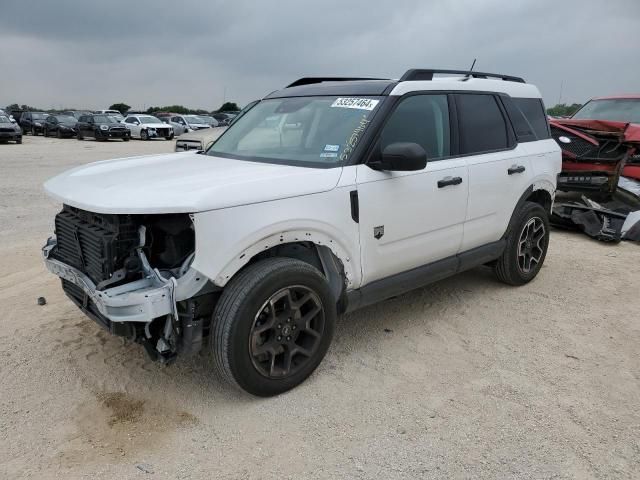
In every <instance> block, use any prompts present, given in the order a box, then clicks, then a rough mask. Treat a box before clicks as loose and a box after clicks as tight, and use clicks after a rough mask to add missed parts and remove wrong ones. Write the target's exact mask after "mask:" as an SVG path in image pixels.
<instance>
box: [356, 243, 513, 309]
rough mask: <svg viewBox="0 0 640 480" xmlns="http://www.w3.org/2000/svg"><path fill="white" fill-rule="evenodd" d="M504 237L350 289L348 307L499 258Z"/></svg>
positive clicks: (412, 287) (357, 305) (393, 294)
mask: <svg viewBox="0 0 640 480" xmlns="http://www.w3.org/2000/svg"><path fill="white" fill-rule="evenodd" d="M506 243H507V242H506V240H505V239H504V238H502V239H500V240H498V241H497V242H492V243H489V244H487V245H482V246H480V247H477V248H474V249H471V250H468V251H466V252H463V253H460V254H458V255H452V256H451V257H447V258H444V259H442V260H438V261H436V262H433V263H429V264H427V265H423V266H421V267H417V268H413V269H411V270H407V271H406V272H401V273H397V274H395V275H391V276H390V277H387V278H383V279H380V280H376V281H375V282H371V283H369V284H367V285H365V286H363V287H362V288H359V289H357V290H351V291H350V292H347V311H348V312H352V311H354V310H357V309H359V308H362V307H366V306H368V305H373V304H374V303H377V302H380V301H382V300H386V299H388V298H391V297H395V296H398V295H402V294H403V293H406V292H409V291H411V290H415V289H416V288H420V287H424V286H426V285H429V284H431V283H433V282H437V281H438V280H442V279H444V278H447V277H450V276H452V275H455V274H456V273H459V272H462V271H464V270H468V269H470V268H474V267H477V266H480V265H484V264H485V263H488V262H491V261H493V260H496V259H497V258H499V257H500V255H502V252H503V251H504V248H505V246H506Z"/></svg>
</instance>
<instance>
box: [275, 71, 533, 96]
mask: <svg viewBox="0 0 640 480" xmlns="http://www.w3.org/2000/svg"><path fill="white" fill-rule="evenodd" d="M440 75H444V76H440ZM424 90H431V91H481V92H482V91H486V92H496V93H504V94H507V95H510V96H512V97H516V98H519V97H521V98H541V97H542V95H541V94H540V91H539V90H538V89H537V87H535V86H534V85H531V84H528V83H526V82H525V80H524V79H522V78H520V77H514V76H511V75H502V74H495V73H483V72H475V71H473V72H471V71H462V70H434V69H410V70H408V71H407V72H405V74H404V75H403V76H402V77H401V78H400V79H399V80H392V79H379V78H371V79H366V78H348V77H325V78H323V77H309V78H301V79H299V80H296V81H295V82H293V83H292V84H290V85H289V86H288V87H286V88H283V89H281V90H278V91H275V92H272V93H271V94H269V95H267V96H266V97H265V99H270V98H284V97H306V96H321V95H327V96H335V95H340V96H342V95H344V96H347V95H348V96H360V95H362V96H382V95H394V96H399V95H404V94H406V93H410V92H413V91H424Z"/></svg>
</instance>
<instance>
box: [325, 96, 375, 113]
mask: <svg viewBox="0 0 640 480" xmlns="http://www.w3.org/2000/svg"><path fill="white" fill-rule="evenodd" d="M379 102H380V100H373V99H372V98H351V97H349V98H336V100H335V101H334V102H333V103H332V104H331V106H332V107H338V108H357V109H358V110H369V111H371V110H373V109H374V108H376V105H378V103H379Z"/></svg>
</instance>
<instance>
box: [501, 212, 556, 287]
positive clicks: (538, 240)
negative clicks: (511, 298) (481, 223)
mask: <svg viewBox="0 0 640 480" xmlns="http://www.w3.org/2000/svg"><path fill="white" fill-rule="evenodd" d="M506 240H507V245H506V247H505V249H504V252H503V253H502V256H501V257H500V258H499V259H498V260H497V261H496V263H495V265H494V272H495V274H496V276H497V277H498V280H500V281H501V282H503V283H506V284H508V285H514V286H518V285H524V284H525V283H529V282H530V281H531V280H533V279H534V278H535V277H536V275H538V272H539V271H540V269H541V268H542V264H543V263H544V259H545V257H546V256H547V249H548V248H549V214H548V213H547V211H546V210H545V209H544V208H543V207H542V206H540V205H539V204H537V203H533V202H524V204H523V205H522V206H521V207H520V209H519V211H518V212H517V213H516V215H515V217H514V219H513V220H512V223H511V225H510V226H509V232H508V233H507V239H506Z"/></svg>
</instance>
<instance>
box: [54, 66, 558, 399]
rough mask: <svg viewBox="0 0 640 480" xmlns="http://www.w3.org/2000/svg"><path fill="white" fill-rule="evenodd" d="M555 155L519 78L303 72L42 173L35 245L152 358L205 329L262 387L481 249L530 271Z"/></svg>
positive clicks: (171, 354) (276, 383) (491, 259)
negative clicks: (348, 323) (241, 103)
mask: <svg viewBox="0 0 640 480" xmlns="http://www.w3.org/2000/svg"><path fill="white" fill-rule="evenodd" d="M443 74H446V75H448V76H443ZM560 166H561V158H560V149H559V147H558V145H557V144H556V142H555V141H554V140H553V139H552V138H551V136H550V132H549V125H548V123H547V120H546V116H545V114H544V108H543V104H542V100H541V98H540V93H539V91H538V89H537V88H536V87H534V86H533V85H529V84H527V83H525V82H524V80H522V79H520V78H517V77H511V76H506V75H496V74H486V73H478V72H460V71H440V70H409V71H408V72H406V73H405V74H404V76H403V77H402V78H401V79H400V80H380V79H349V78H303V79H300V80H298V81H296V82H294V83H292V84H291V85H289V86H288V87H286V88H284V89H282V90H280V91H276V92H274V93H271V94H270V95H268V96H267V97H265V98H264V99H263V100H262V101H261V102H260V103H258V104H257V105H256V106H255V107H253V108H252V109H251V110H249V111H248V112H247V113H246V114H245V115H244V116H243V117H242V118H240V119H239V120H238V121H237V122H235V123H234V124H233V125H232V126H231V127H230V128H229V129H228V130H227V131H225V132H224V134H223V135H222V136H221V137H220V138H219V139H218V140H217V141H216V142H215V143H214V144H213V145H212V146H211V147H210V148H208V149H207V151H206V152H200V153H196V152H183V153H173V154H167V155H151V156H146V157H136V158H127V159H120V160H109V161H103V162H98V163H94V164H91V165H85V166H81V167H78V168H75V169H73V170H70V171H68V172H66V173H63V174H61V175H58V176H57V177H55V178H53V179H51V180H49V181H48V182H46V184H45V188H46V190H47V191H48V192H49V193H50V194H51V195H52V196H53V197H55V198H56V199H58V200H59V201H61V202H62V203H63V204H64V205H63V207H62V210H61V212H60V213H59V214H58V215H57V216H56V218H55V236H54V237H51V238H49V240H48V241H47V243H46V245H45V246H44V248H43V255H44V259H45V263H46V265H47V267H48V269H49V270H50V271H51V272H53V273H54V274H56V275H57V276H59V277H60V278H61V279H62V288H63V290H64V292H65V293H66V294H67V296H68V297H69V298H70V299H71V300H72V301H73V302H75V303H76V305H77V306H78V307H79V308H80V309H82V310H83V311H84V312H85V313H86V314H87V315H88V316H89V317H91V318H92V319H93V320H95V321H96V322H98V323H99V324H101V325H102V326H103V327H104V328H106V329H108V330H109V331H110V332H111V333H113V334H116V335H122V336H125V337H128V338H130V339H132V340H135V341H136V342H139V343H141V344H142V345H143V346H144V348H145V349H146V350H147V352H148V353H149V354H150V355H151V356H152V357H153V358H154V359H158V360H161V361H164V362H168V361H171V360H173V359H174V358H175V357H176V356H180V355H187V354H193V353H194V352H198V351H200V350H201V349H202V348H203V346H204V345H205V344H208V350H209V352H210V353H209V355H210V357H209V358H211V360H210V361H211V362H212V364H213V365H214V366H215V367H216V368H217V370H218V371H219V372H221V373H222V375H223V377H225V378H226V379H228V380H229V381H230V382H231V383H232V384H235V385H237V386H239V387H241V388H243V389H244V390H246V391H248V392H250V393H252V394H255V395H261V396H268V395H275V394H278V393H281V392H284V391H286V390H288V389H291V388H293V387H294V386H296V385H298V384H300V383H301V382H302V381H303V380H305V379H306V378H307V377H308V376H309V375H310V374H311V373H312V372H313V370H314V369H315V368H316V367H317V366H318V364H319V363H320V362H321V360H322V359H323V357H324V356H325V353H326V352H327V349H328V348H329V344H330V342H331V338H332V335H333V331H334V325H335V321H336V316H337V315H338V314H340V313H343V312H346V311H351V310H354V309H357V308H360V307H363V306H366V305H370V304H373V303H374V302H378V301H381V300H384V299H387V298H390V297H392V296H396V295H399V294H401V293H403V292H407V291H409V290H411V289H415V288H418V287H421V286H423V285H426V284H428V283H430V282H433V281H436V280H439V279H442V278H444V277H447V276H449V275H453V274H455V273H457V272H460V271H463V270H467V269H470V268H473V267H476V266H480V265H490V266H491V267H493V269H494V270H495V273H496V274H497V277H498V279H500V280H501V281H503V282H505V283H507V284H510V285H522V284H525V283H527V282H529V281H530V280H532V279H533V278H534V277H535V276H536V275H537V274H538V272H539V271H540V268H541V266H542V263H543V262H544V259H545V255H546V252H547V246H548V243H549V222H548V215H549V212H550V209H551V205H552V202H553V199H554V195H555V187H556V177H557V175H558V173H559V172H560Z"/></svg>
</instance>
